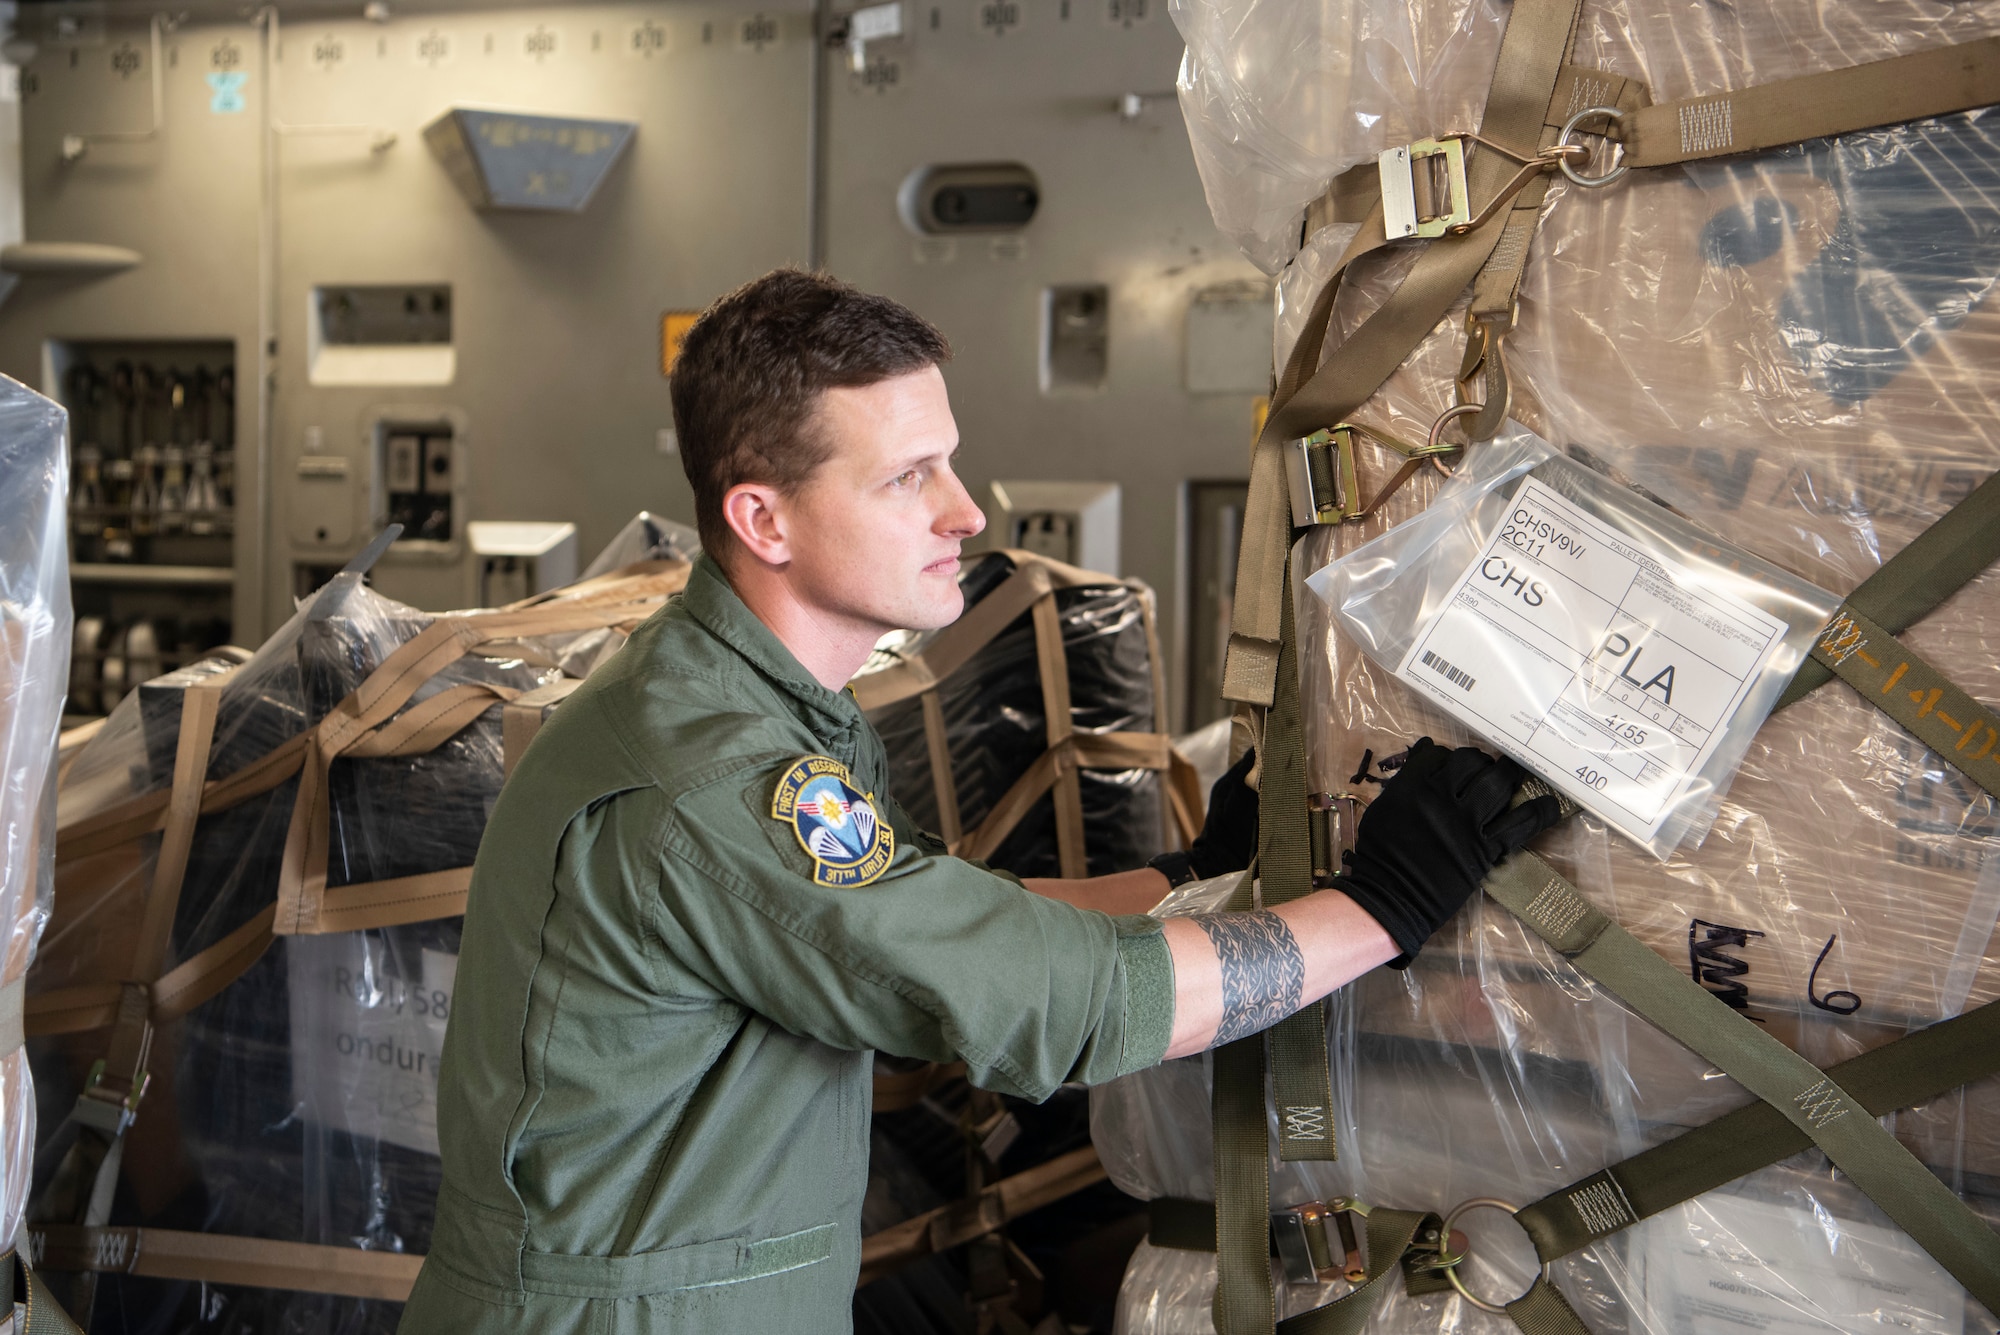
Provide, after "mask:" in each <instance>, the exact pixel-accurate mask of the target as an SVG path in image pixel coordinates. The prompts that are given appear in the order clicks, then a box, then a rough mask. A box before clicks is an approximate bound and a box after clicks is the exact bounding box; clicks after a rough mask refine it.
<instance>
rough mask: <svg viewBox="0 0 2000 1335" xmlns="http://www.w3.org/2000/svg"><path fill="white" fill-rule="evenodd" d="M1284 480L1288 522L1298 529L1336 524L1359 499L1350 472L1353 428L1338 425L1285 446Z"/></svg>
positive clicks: (1358, 493) (1352, 451) (1352, 475)
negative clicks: (1288, 493)
mask: <svg viewBox="0 0 2000 1335" xmlns="http://www.w3.org/2000/svg"><path fill="white" fill-rule="evenodd" d="M1285 481H1286V483H1287V484H1288V485H1289V487H1290V489H1291V496H1292V523H1293V525H1294V526H1296V527H1298V528H1309V527H1311V526H1312V525H1314V524H1338V523H1340V522H1341V521H1342V520H1344V519H1347V518H1349V517H1350V515H1351V513H1352V511H1353V509H1354V507H1355V505H1356V504H1357V503H1358V502H1359V500H1360V496H1361V484H1360V481H1359V479H1358V478H1357V476H1356V474H1355V470H1354V428H1353V427H1351V426H1349V425H1347V424H1345V423H1342V424H1341V425H1340V426H1337V427H1334V428H1333V429H1332V430H1330V431H1315V432H1313V433H1312V434H1311V435H1310V436H1306V437H1304V438H1302V439H1300V440H1294V441H1291V442H1290V443H1289V446H1288V448H1287V449H1286V451H1285Z"/></svg>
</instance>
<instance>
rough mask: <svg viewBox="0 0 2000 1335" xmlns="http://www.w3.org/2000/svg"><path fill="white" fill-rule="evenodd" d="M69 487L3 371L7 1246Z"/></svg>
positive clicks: (51, 807)
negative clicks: (25, 992)
mask: <svg viewBox="0 0 2000 1335" xmlns="http://www.w3.org/2000/svg"><path fill="white" fill-rule="evenodd" d="M68 492H69V451H68V448H67V418H66V416H65V414H64V412H63V410H62V409H61V408H60V407H59V406H57V405H56V404H54V403H51V402H50V401H49V400H47V399H45V398H43V397H42V396H41V395H39V394H37V393H35V392H34V391H33V390H30V389H28V388H27V387H26V386H24V385H21V384H18V383H17V382H15V381H12V380H7V379H4V378H0V839H3V840H4V841H5V846H6V848H7V850H8V851H7V856H6V857H5V858H3V859H0V929H4V931H5V937H4V941H5V949H4V951H0V1239H6V1240H8V1241H9V1243H10V1244H11V1240H12V1239H13V1238H14V1236H15V1234H16V1232H17V1231H18V1230H19V1228H20V1226H21V1218H22V1213H23V1210H24V1209H25V1207H26V1205H27V1200H28V1187H29V1170H30V1168H31V1166H32V1162H33V1154H34V1143H35V1125H36V1123H35V1083H34V1077H33V1073H32V1071H31V1070H30V1068H29V1061H28V1054H27V1052H26V1051H24V1050H23V1049H22V1047H21V1044H20V1037H19V1035H20V1018H19V1017H20V1015H21V990H22V988H23V985H24V984H23V980H24V979H25V978H26V977H27V973H28V966H29V964H30V962H31V961H32V960H33V959H34V958H35V953H36V946H37V943H38V942H39V940H40V938H41V935H42V929H43V927H44V925H45V924H46V923H47V921H48V916H49V907H50V902H51V898H52V895H53V890H54V866H55V821H56V804H55V789H56V738H57V734H58V733H59V732H60V730H61V727H62V709H63V692H64V688H65V684H66V683H67V681H68V678H69V644H70V621H71V615H70V601H69V546H68V536H67V527H66V522H65V521H66V511H65V498H66V496H67V495H68ZM12 1282H13V1280H12V1277H11V1274H10V1276H9V1279H8V1283H9V1284H10V1285H11V1284H12ZM10 1301H11V1299H10Z"/></svg>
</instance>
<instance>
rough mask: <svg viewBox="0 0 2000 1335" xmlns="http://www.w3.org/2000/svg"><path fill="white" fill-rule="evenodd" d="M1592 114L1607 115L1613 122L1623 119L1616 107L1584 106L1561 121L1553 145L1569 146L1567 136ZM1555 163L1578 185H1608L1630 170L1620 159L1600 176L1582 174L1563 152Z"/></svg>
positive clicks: (1623, 116)
mask: <svg viewBox="0 0 2000 1335" xmlns="http://www.w3.org/2000/svg"><path fill="white" fill-rule="evenodd" d="M1592 116H1605V117H1609V118H1610V119H1611V120H1612V121H1613V122H1616V121H1621V120H1623V119H1625V113H1624V112H1622V111H1620V110H1619V109H1618V108H1617V107H1585V108H1584V109H1583V110H1582V111H1579V112H1577V113H1576V115H1574V116H1571V117H1570V118H1569V119H1568V120H1566V121H1564V122H1563V128H1562V133H1561V134H1559V135H1557V136H1556V144H1555V146H1556V147H1557V148H1568V147H1570V142H1569V137H1570V136H1571V135H1573V134H1575V133H1576V127H1577V126H1578V125H1579V124H1581V123H1582V122H1584V121H1587V120H1589V119H1590V118H1591V117H1592ZM1604 128H1605V129H1606V130H1609V129H1610V128H1611V127H1610V126H1609V125H1607V126H1605V127H1604ZM1578 147H1581V145H1578ZM1556 165H1557V166H1559V167H1561V168H1562V174H1563V175H1564V176H1567V177H1569V179H1570V180H1572V181H1575V182H1576V183H1577V184H1578V185H1587V186H1592V187H1595V186H1600V185H1610V184H1611V183H1612V182H1613V181H1615V180H1617V179H1618V178H1619V177H1621V176H1623V175H1624V174H1625V173H1626V172H1627V171H1628V170H1630V169H1629V168H1628V167H1626V165H1625V164H1624V162H1622V161H1621V162H1620V163H1619V164H1618V165H1617V166H1616V167H1613V168H1612V169H1611V170H1610V171H1608V172H1606V173H1604V175H1602V176H1585V175H1582V174H1581V173H1580V172H1578V171H1577V169H1576V168H1574V167H1572V166H1570V165H1569V156H1568V155H1567V154H1565V155H1564V156H1563V158H1562V161H1560V162H1559V163H1557V164H1556Z"/></svg>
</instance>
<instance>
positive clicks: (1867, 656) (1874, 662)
mask: <svg viewBox="0 0 2000 1335" xmlns="http://www.w3.org/2000/svg"><path fill="white" fill-rule="evenodd" d="M1854 656H1855V657H1856V658H1858V659H1860V660H1861V661H1862V662H1864V663H1866V664H1867V665H1868V666H1869V667H1872V668H1878V667H1881V666H1882V660H1881V659H1879V658H1877V657H1875V655H1873V654H1871V653H1869V652H1868V651H1867V650H1866V649H1856V650H1855V651H1854Z"/></svg>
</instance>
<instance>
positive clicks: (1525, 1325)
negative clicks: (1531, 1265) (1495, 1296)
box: [1507, 1275, 1590, 1335]
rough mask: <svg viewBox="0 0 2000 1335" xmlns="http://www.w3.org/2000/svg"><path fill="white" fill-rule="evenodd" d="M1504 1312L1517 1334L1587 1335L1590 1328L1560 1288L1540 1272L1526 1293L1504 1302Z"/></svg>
mask: <svg viewBox="0 0 2000 1335" xmlns="http://www.w3.org/2000/svg"><path fill="white" fill-rule="evenodd" d="M1507 1315H1508V1316H1509V1317H1511V1318H1512V1319H1513V1322H1514V1325H1515V1328H1516V1329H1518V1330H1519V1331H1520V1332H1521V1335H1590V1327H1589V1326H1586V1325H1584V1324H1583V1318H1582V1317H1580V1316H1578V1315H1577V1314H1576V1309H1575V1308H1574V1307H1571V1306H1570V1305H1569V1299H1567V1298H1565V1297H1563V1296H1562V1290H1560V1289H1558V1288H1557V1287H1556V1286H1555V1285H1553V1284H1551V1283H1549V1281H1548V1280H1547V1279H1546V1278H1544V1277H1542V1276H1540V1275H1537V1276H1535V1282H1534V1283H1533V1284H1531V1285H1529V1286H1528V1291H1527V1292H1526V1293H1524V1294H1522V1295H1521V1296H1520V1297H1518V1298H1516V1299H1515V1300H1514V1301H1513V1302H1511V1303H1508V1304H1507Z"/></svg>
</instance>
